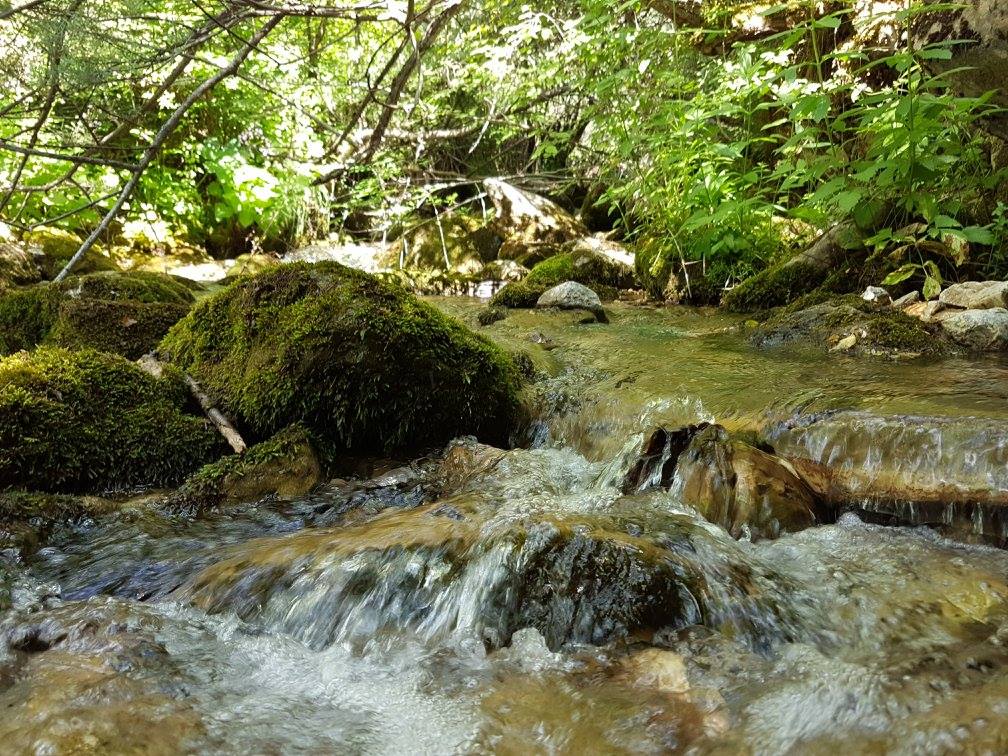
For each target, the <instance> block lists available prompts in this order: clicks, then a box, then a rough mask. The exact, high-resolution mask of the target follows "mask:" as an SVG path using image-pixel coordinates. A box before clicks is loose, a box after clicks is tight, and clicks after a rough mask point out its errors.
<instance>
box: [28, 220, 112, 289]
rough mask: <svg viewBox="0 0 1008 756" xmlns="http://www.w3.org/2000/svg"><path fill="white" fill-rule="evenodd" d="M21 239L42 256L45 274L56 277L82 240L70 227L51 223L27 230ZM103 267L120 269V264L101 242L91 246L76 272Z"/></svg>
mask: <svg viewBox="0 0 1008 756" xmlns="http://www.w3.org/2000/svg"><path fill="white" fill-rule="evenodd" d="M21 240H22V241H23V242H24V243H25V244H26V245H27V246H28V249H29V250H30V251H32V252H33V253H34V254H36V255H37V256H38V260H39V266H40V267H41V269H42V277H43V278H45V279H47V280H52V279H53V278H55V277H56V274H58V273H59V272H60V271H61V270H63V268H64V267H66V264H67V263H68V262H69V261H70V258H71V257H73V256H74V255H75V254H76V253H77V250H78V249H80V246H81V244H82V240H81V238H80V237H79V236H77V235H76V234H73V233H71V232H70V231H64V230H62V229H59V228H50V227H49V226H40V227H38V228H36V229H32V230H31V231H28V232H27V233H25V235H24V236H23V237H22V238H21ZM101 270H117V266H116V264H115V263H114V262H113V261H112V260H111V259H110V258H109V257H108V256H107V255H106V254H105V253H104V251H103V250H101V249H100V248H98V247H97V246H95V247H93V248H91V249H90V250H89V251H88V252H87V254H85V255H84V257H83V259H81V261H80V262H78V263H77V265H76V266H75V267H74V273H77V274H78V275H80V274H83V273H95V272H97V271H101Z"/></svg>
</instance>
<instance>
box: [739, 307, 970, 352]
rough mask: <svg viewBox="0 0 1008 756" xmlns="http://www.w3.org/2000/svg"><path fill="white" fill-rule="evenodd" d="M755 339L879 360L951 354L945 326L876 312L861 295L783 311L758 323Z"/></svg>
mask: <svg viewBox="0 0 1008 756" xmlns="http://www.w3.org/2000/svg"><path fill="white" fill-rule="evenodd" d="M805 301H809V300H808V298H806V300H805ZM752 341H753V343H754V344H756V345H757V346H762V347H773V346H783V345H787V344H807V345H811V346H814V347H818V348H820V349H823V350H826V349H830V350H837V351H844V352H849V353H852V354H867V355H876V356H897V355H924V356H929V357H938V356H942V355H945V354H948V353H949V352H950V351H952V344H951V343H950V341H949V340H948V338H947V337H945V336H944V334H943V333H942V332H941V329H940V328H938V327H936V326H934V325H928V324H925V323H923V322H922V321H920V320H918V319H917V318H913V317H910V316H909V315H906V314H904V313H903V312H900V311H898V310H894V309H891V308H884V309H879V308H876V307H874V306H872V305H870V304H869V303H867V302H865V301H864V300H862V299H861V297H859V296H857V295H846V296H842V297H834V298H831V299H828V300H827V301H822V302H816V303H810V304H809V305H808V306H799V304H798V303H795V304H793V305H791V306H790V307H786V308H781V309H780V310H778V311H777V312H776V313H775V314H774V315H772V316H771V317H770V318H768V319H767V320H766V321H765V322H763V323H762V324H760V325H759V327H758V328H757V329H756V331H755V332H754V333H753V335H752Z"/></svg>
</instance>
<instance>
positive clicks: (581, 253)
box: [490, 246, 635, 307]
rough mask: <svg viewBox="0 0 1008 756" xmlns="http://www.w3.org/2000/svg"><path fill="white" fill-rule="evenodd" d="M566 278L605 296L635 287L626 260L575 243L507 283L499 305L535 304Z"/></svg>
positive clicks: (499, 294)
mask: <svg viewBox="0 0 1008 756" xmlns="http://www.w3.org/2000/svg"><path fill="white" fill-rule="evenodd" d="M565 281H574V282H575V283H579V284H584V285H585V286H588V287H590V288H591V289H593V290H594V291H595V292H596V293H598V294H599V296H600V297H602V298H603V299H613V298H615V296H616V293H617V292H618V291H619V290H620V289H629V288H632V287H633V286H634V283H635V279H634V272H633V268H631V267H630V266H629V265H628V264H627V263H625V262H623V261H621V260H616V259H613V258H612V257H608V256H606V255H603V254H600V253H599V252H597V251H595V250H593V249H590V248H587V247H578V246H575V247H574V248H572V249H571V250H570V251H567V252H563V253H562V254H559V255H554V256H553V257H550V258H549V259H548V260H543V261H542V262H541V263H539V264H538V265H536V266H535V267H533V268H532V270H530V271H529V274H528V275H527V276H525V278H524V279H523V280H521V281H515V282H512V283H509V284H507V285H506V286H505V287H504V288H502V289H501V290H500V291H498V292H497V293H496V294H494V296H493V298H492V299H491V300H490V304H491V305H492V306H496V307H535V305H536V302H538V301H539V297H541V296H542V295H543V293H544V292H546V291H547V290H548V289H552V288H553V287H554V286H556V285H558V284H562V283H564V282H565Z"/></svg>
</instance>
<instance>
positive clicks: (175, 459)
mask: <svg viewBox="0 0 1008 756" xmlns="http://www.w3.org/2000/svg"><path fill="white" fill-rule="evenodd" d="M187 400H188V392H187V389H186V387H185V384H184V382H183V379H182V376H181V374H180V373H179V372H178V371H177V370H172V371H169V373H167V374H166V375H165V376H164V377H163V378H161V379H155V378H153V377H151V376H149V375H147V374H146V373H144V372H143V371H142V370H140V368H138V367H137V366H136V365H135V364H133V363H132V362H130V361H128V360H126V359H124V358H122V357H118V356H115V355H110V354H103V353H101V352H96V351H94V350H90V349H86V350H80V351H68V350H65V349H56V348H49V347H43V348H39V349H37V350H35V351H34V352H31V353H28V352H20V353H18V354H15V355H12V356H10V357H7V358H5V359H3V360H0V488H14V487H17V488H29V489H35V490H39V491H50V492H100V491H105V490H108V489H118V488H128V487H133V486H168V485H175V484H177V483H179V482H180V481H181V480H182V479H183V478H185V476H186V475H188V474H189V473H191V472H192V471H193V470H195V469H197V468H198V467H200V466H201V465H203V464H205V463H207V462H209V461H210V460H212V459H215V458H216V457H218V456H219V455H220V448H219V447H220V439H219V437H218V436H217V434H216V432H215V431H214V430H213V429H212V428H210V427H209V426H208V423H207V422H206V421H205V420H204V419H203V418H197V417H193V416H191V415H187V414H185V413H184V412H183V408H184V407H185V406H186V403H187Z"/></svg>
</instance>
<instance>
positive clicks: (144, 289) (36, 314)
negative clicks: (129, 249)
mask: <svg viewBox="0 0 1008 756" xmlns="http://www.w3.org/2000/svg"><path fill="white" fill-rule="evenodd" d="M194 301H195V299H194V296H193V292H192V290H191V288H190V287H189V286H188V285H186V284H184V283H181V282H180V281H178V280H177V279H174V278H172V277H171V276H167V275H164V274H162V273H146V272H135V273H114V272H102V273H90V274H87V275H83V276H71V277H70V278H68V279H66V280H65V281H63V282H61V283H59V284H52V283H42V284H38V285H36V286H30V287H26V288H15V289H9V290H7V291H4V292H2V293H0V355H5V354H12V353H13V352H17V351H19V350H22V349H33V348H34V347H35V346H37V345H39V344H43V343H46V344H53V345H56V346H64V347H68V348H83V347H94V348H95V349H100V350H102V351H106V352H113V353H115V354H121V355H123V356H125V357H129V358H131V359H136V358H138V357H140V356H141V355H143V354H145V353H147V352H149V351H150V350H151V349H153V348H154V347H155V346H156V345H157V344H158V342H160V341H161V339H162V338H163V337H164V335H165V334H166V333H167V332H168V329H169V328H170V327H171V326H172V325H174V324H175V323H176V322H177V321H178V320H179V319H181V318H182V317H183V316H184V315H185V314H186V313H187V312H188V311H189V308H190V307H191V306H192V304H193V302H194Z"/></svg>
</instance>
